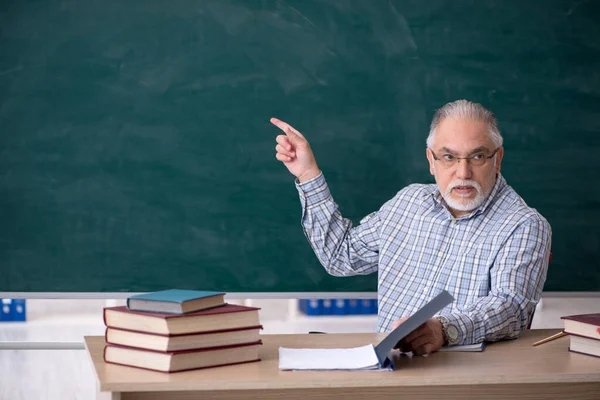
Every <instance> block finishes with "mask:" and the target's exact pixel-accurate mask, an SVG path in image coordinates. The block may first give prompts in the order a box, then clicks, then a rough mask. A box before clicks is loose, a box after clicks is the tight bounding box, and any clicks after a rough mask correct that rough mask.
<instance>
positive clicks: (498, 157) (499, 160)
mask: <svg viewBox="0 0 600 400" xmlns="http://www.w3.org/2000/svg"><path fill="white" fill-rule="evenodd" d="M502 157H504V147H500V148H499V149H498V152H497V153H496V165H494V167H495V168H496V175H497V174H499V173H500V167H501V166H502Z"/></svg>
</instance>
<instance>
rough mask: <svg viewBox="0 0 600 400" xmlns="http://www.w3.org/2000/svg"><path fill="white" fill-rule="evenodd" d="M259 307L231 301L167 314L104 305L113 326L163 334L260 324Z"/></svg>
mask: <svg viewBox="0 0 600 400" xmlns="http://www.w3.org/2000/svg"><path fill="white" fill-rule="evenodd" d="M258 310H259V308H256V307H246V306H238V305H233V304H227V305H225V306H222V307H217V308H211V309H208V310H202V311H197V312H192V313H188V314H181V315H178V314H164V313H151V312H145V311H132V310H128V309H127V307H123V306H122V307H107V308H105V309H104V324H105V325H106V326H107V327H109V328H118V329H127V330H131V331H137V332H146V333H152V334H159V335H182V334H190V333H202V332H212V331H219V330H228V329H237V328H244V327H250V326H257V325H260V323H259V321H258Z"/></svg>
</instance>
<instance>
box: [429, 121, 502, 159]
mask: <svg viewBox="0 0 600 400" xmlns="http://www.w3.org/2000/svg"><path fill="white" fill-rule="evenodd" d="M433 139H434V140H433V146H434V148H436V149H441V148H442V147H445V148H447V149H449V150H453V151H456V152H470V151H474V150H476V149H478V148H481V147H484V148H486V149H487V150H490V149H492V148H493V147H494V142H493V141H492V138H491V137H490V134H489V126H488V125H487V123H486V122H484V121H474V120H471V119H453V118H445V119H444V120H442V121H441V123H440V125H438V127H437V129H436V132H435V136H434V138H433Z"/></svg>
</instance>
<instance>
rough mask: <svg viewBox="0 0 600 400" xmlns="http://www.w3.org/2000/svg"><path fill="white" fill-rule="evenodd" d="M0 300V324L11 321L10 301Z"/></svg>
mask: <svg viewBox="0 0 600 400" xmlns="http://www.w3.org/2000/svg"><path fill="white" fill-rule="evenodd" d="M0 300H1V301H0V306H2V308H0V322H6V321H12V320H13V319H12V308H13V307H12V299H0Z"/></svg>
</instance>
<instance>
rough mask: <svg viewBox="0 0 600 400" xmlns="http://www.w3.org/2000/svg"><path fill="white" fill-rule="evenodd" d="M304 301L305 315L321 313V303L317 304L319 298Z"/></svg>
mask: <svg viewBox="0 0 600 400" xmlns="http://www.w3.org/2000/svg"><path fill="white" fill-rule="evenodd" d="M304 301H305V302H306V310H305V311H304V312H305V313H306V315H320V314H321V305H320V304H319V300H317V299H307V300H304Z"/></svg>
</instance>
